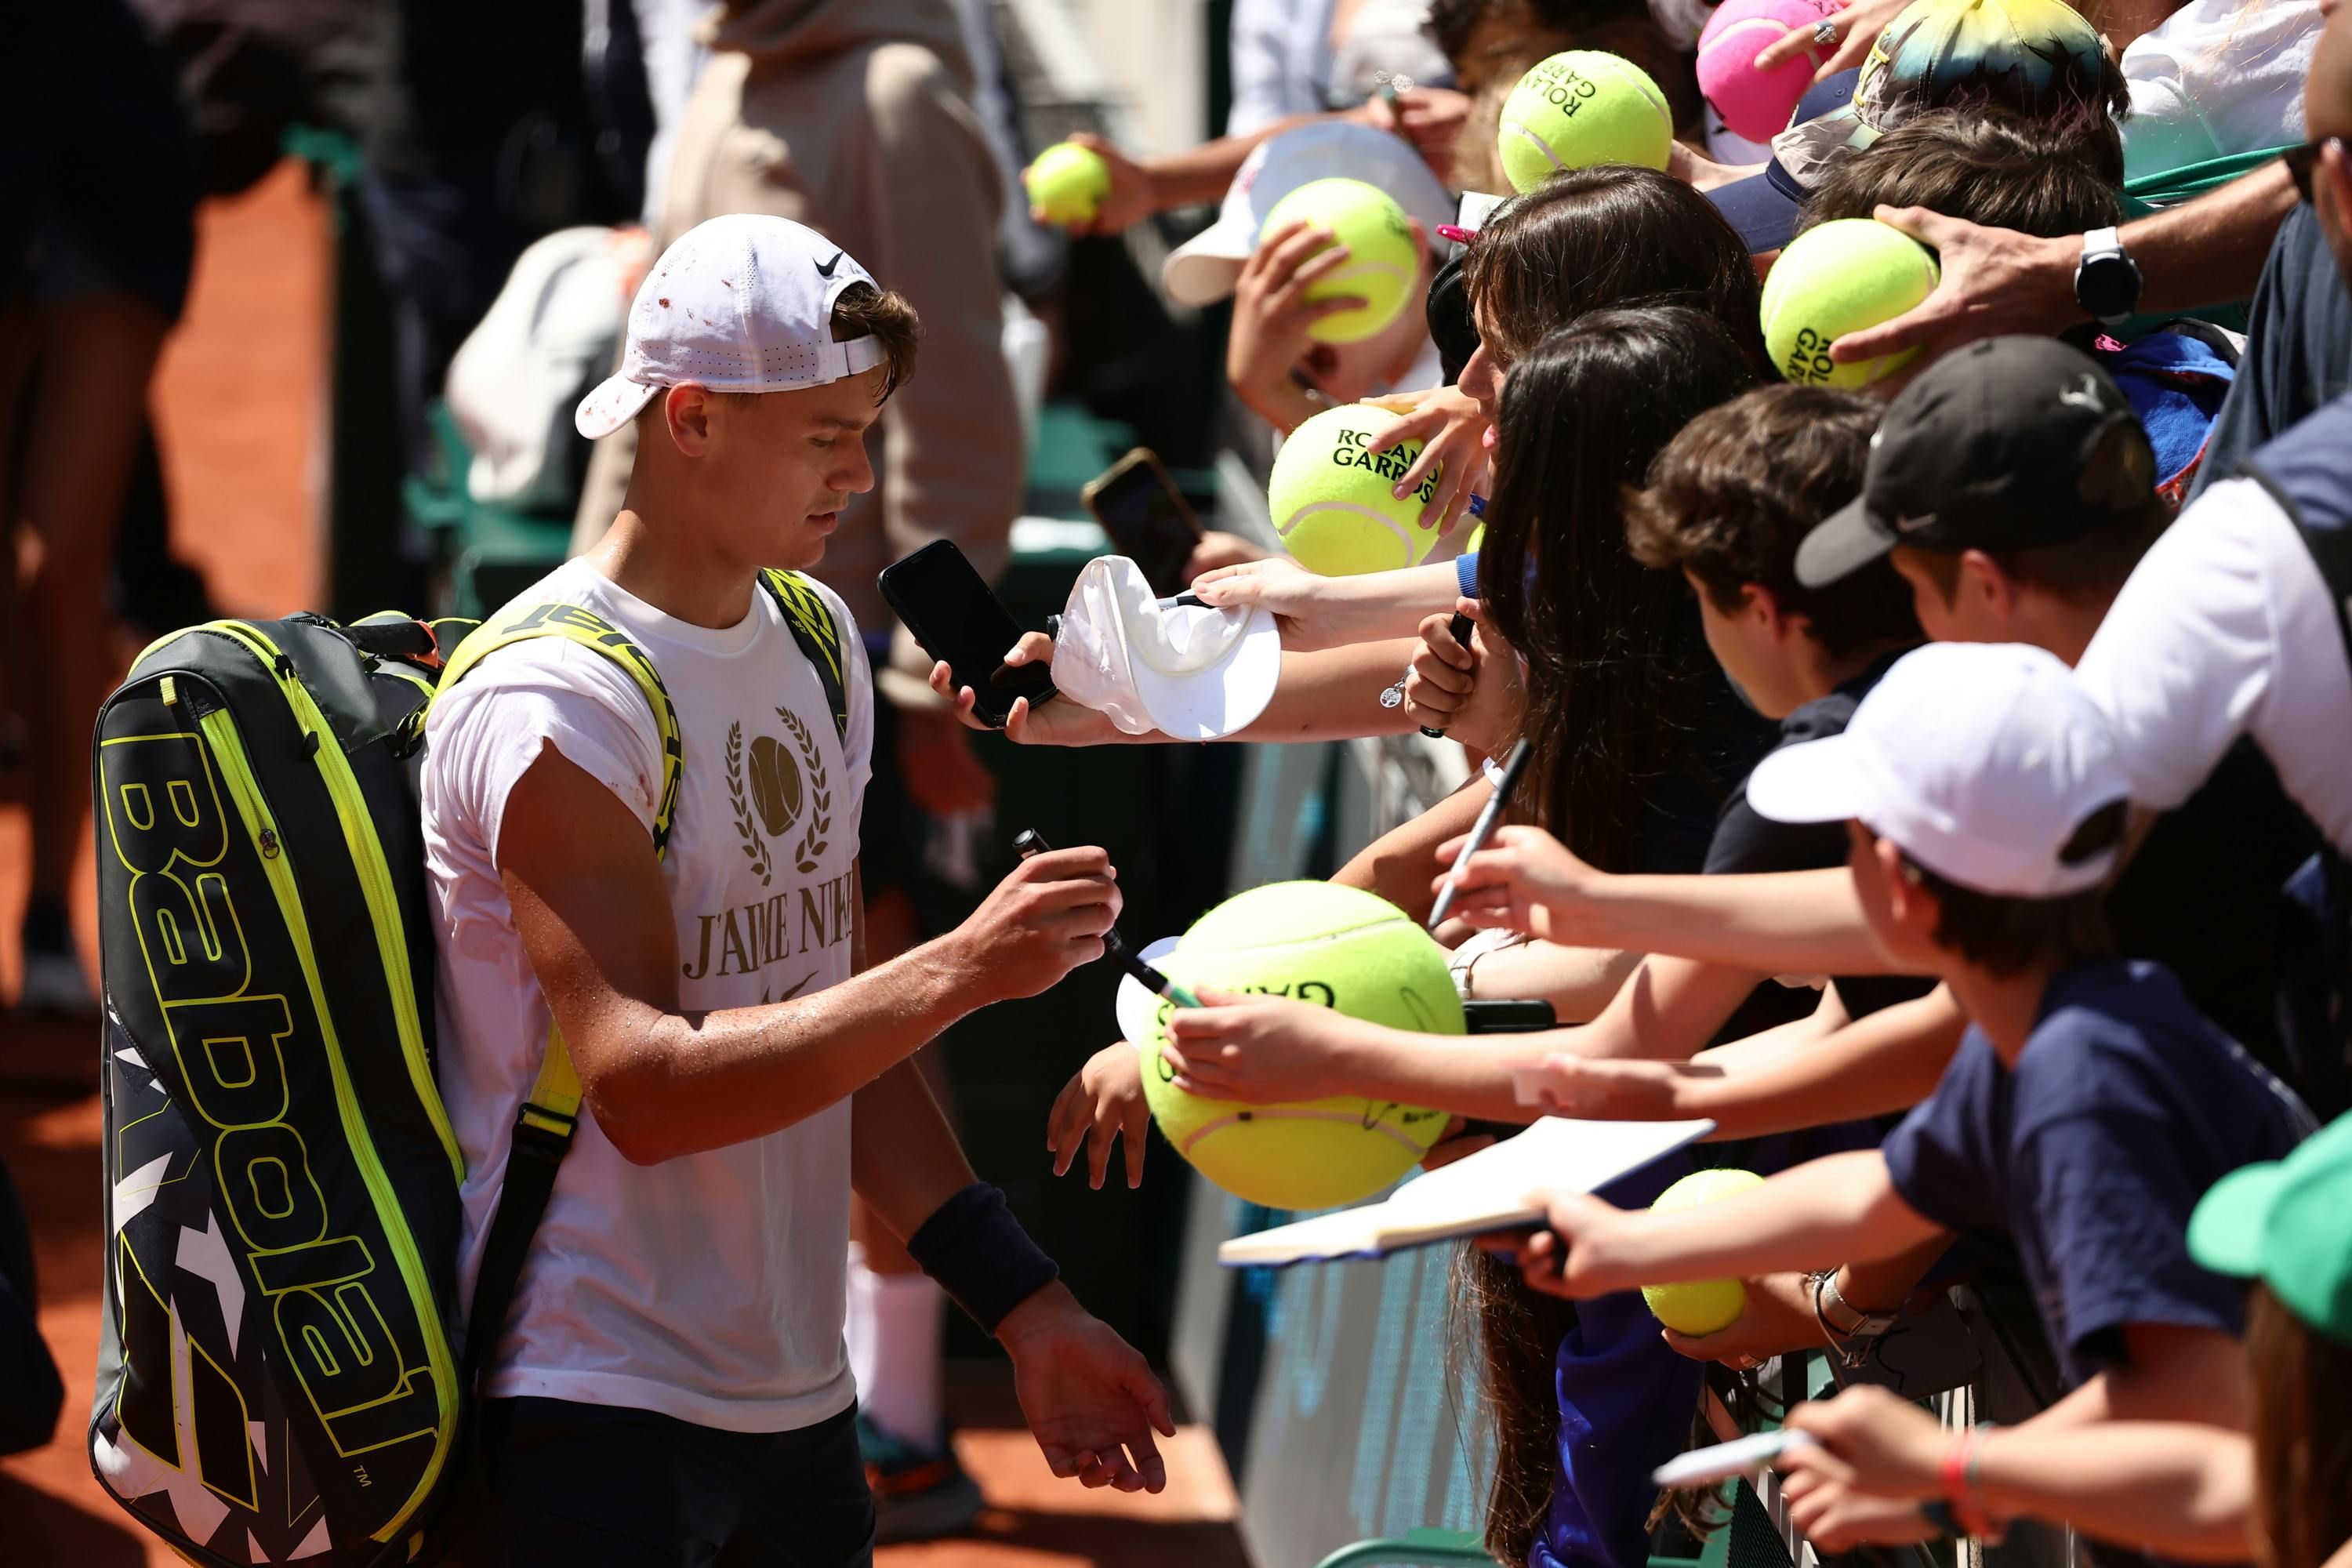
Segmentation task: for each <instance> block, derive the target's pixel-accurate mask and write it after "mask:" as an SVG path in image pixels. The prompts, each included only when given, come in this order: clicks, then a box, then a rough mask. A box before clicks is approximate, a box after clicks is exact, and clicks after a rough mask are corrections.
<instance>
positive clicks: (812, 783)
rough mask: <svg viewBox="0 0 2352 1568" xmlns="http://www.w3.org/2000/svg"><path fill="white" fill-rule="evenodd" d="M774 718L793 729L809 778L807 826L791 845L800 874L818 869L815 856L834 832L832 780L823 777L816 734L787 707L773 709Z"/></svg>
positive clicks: (822, 761) (806, 873)
mask: <svg viewBox="0 0 2352 1568" xmlns="http://www.w3.org/2000/svg"><path fill="white" fill-rule="evenodd" d="M776 717H777V718H779V719H782V721H784V728H785V729H787V730H790V731H792V732H793V744H794V745H796V746H798V747H799V748H800V752H801V766H802V767H803V769H805V770H806V774H807V778H808V791H809V797H808V826H806V827H805V828H803V830H802V832H801V841H800V843H799V844H798V845H797V846H795V847H793V865H795V866H797V867H799V868H800V869H801V872H802V874H803V875H804V876H805V875H808V874H810V873H813V872H814V871H815V870H816V868H817V857H818V856H820V855H823V854H824V850H825V846H826V844H827V843H828V842H830V839H831V835H832V833H833V788H832V781H831V780H829V779H828V778H826V777H825V773H824V757H823V756H821V755H819V754H818V752H817V749H816V737H815V736H814V735H812V734H810V733H809V727H808V726H807V725H806V724H804V723H803V722H802V721H801V717H800V715H799V714H797V713H793V712H792V711H790V710H786V709H782V708H779V709H777V710H776Z"/></svg>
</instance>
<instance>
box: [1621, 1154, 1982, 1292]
mask: <svg viewBox="0 0 2352 1568" xmlns="http://www.w3.org/2000/svg"><path fill="white" fill-rule="evenodd" d="M1936 1228H1937V1227H1936V1226H1933V1225H1930V1224H1929V1223H1928V1222H1927V1221H1926V1220H1925V1219H1922V1218H1921V1217H1920V1216H1919V1215H1917V1214H1916V1213H1914V1212H1913V1211H1912V1210H1911V1208H1910V1207H1909V1205H1906V1204H1905V1203H1904V1202H1903V1200H1902V1199H1901V1198H1900V1197H1898V1196H1896V1195H1895V1189H1894V1185H1893V1184H1892V1183H1890V1182H1889V1181H1888V1180H1887V1177H1886V1162H1885V1160H1884V1159H1883V1158H1882V1157H1881V1156H1880V1155H1879V1153H1878V1152H1877V1151H1876V1150H1874V1149H1872V1150H1865V1151H1863V1152H1858V1153H1852V1154H1832V1155H1830V1156H1828V1157H1827V1158H1824V1159H1820V1160H1812V1161H1809V1162H1807V1163H1804V1164H1801V1165H1798V1166H1794V1167H1792V1168H1791V1169H1790V1170H1786V1171H1783V1172H1781V1173H1780V1174H1779V1175H1777V1176H1774V1177H1772V1178H1771V1179H1770V1180H1769V1181H1768V1182H1767V1183H1766V1184H1764V1185H1763V1186H1762V1187H1761V1188H1759V1189H1757V1190H1756V1191H1753V1192H1748V1193H1742V1194H1738V1195H1737V1196H1734V1197H1727V1198H1723V1199H1720V1200H1718V1201H1717V1202H1715V1203H1711V1204H1700V1205H1696V1206H1695V1207H1692V1208H1685V1209H1675V1210H1671V1211H1668V1212H1665V1213H1662V1214H1658V1213H1654V1214H1647V1215H1641V1216H1639V1217H1638V1218H1637V1219H1635V1220H1633V1221H1632V1222H1630V1223H1628V1224H1627V1225H1626V1226H1625V1227H1624V1229H1623V1231H1622V1234H1619V1235H1617V1236H1614V1237H1612V1239H1611V1241H1610V1244H1609V1249H1608V1250H1609V1260H1610V1263H1611V1265H1612V1268H1614V1269H1615V1270H1617V1271H1618V1272H1621V1273H1622V1274H1623V1275H1624V1277H1626V1278H1628V1279H1637V1280H1639V1281H1641V1282H1642V1283H1643V1284H1647V1285H1665V1284H1674V1283H1676V1282H1679V1281H1682V1280H1686V1279H1723V1278H1726V1277H1732V1278H1738V1279H1748V1278H1750V1277H1752V1276H1754V1275H1758V1274H1785V1273H1788V1272H1790V1270H1792V1269H1801V1268H1802V1269H1813V1268H1834V1267H1836V1266H1837V1265H1839V1264H1842V1263H1844V1262H1847V1261H1848V1260H1850V1259H1853V1258H1885V1257H1888V1256H1890V1255H1892V1254H1895V1253H1897V1252H1900V1251H1902V1250H1903V1249H1904V1248H1906V1247H1911V1246H1914V1245H1916V1243H1918V1242H1919V1241H1921V1240H1923V1239H1924V1238H1926V1237H1928V1236H1931V1235H1933V1234H1935V1231H1936Z"/></svg>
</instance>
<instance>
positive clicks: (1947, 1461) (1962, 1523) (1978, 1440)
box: [1937, 1421, 2001, 1545]
mask: <svg viewBox="0 0 2352 1568" xmlns="http://www.w3.org/2000/svg"><path fill="white" fill-rule="evenodd" d="M1991 1431H1992V1423H1991V1422H1990V1421H1984V1422H1979V1424H1978V1425H1976V1426H1971V1427H1969V1429H1968V1430H1967V1431H1966V1432H1963V1433H1961V1434H1960V1436H1958V1438H1957V1439H1955V1440H1954V1441H1953V1443H1952V1446H1951V1447H1948V1448H1947V1449H1946V1450H1945V1451H1944V1458H1943V1462H1942V1463H1941V1464H1940V1465H1939V1466H1938V1467H1937V1479H1939V1480H1940V1481H1942V1483H1943V1488H1944V1500H1945V1502H1946V1503H1947V1504H1948V1505H1949V1507H1950V1510H1951V1515H1952V1518H1953V1519H1954V1521H1957V1522H1958V1525H1959V1527H1960V1529H1961V1530H1962V1531H1964V1532H1965V1533H1967V1534H1969V1535H1970V1536H1973V1537H1974V1538H1976V1539H1977V1540H1979V1541H1982V1542H1987V1543H1989V1544H1993V1545H1998V1544H1999V1543H2000V1539H2001V1532H2000V1528H1999V1527H1998V1526H1997V1525H1995V1524H1994V1522H1993V1519H1992V1514H1991V1512H1990V1510H1988V1509H1987V1508H1986V1507H1985V1505H1984V1496H1983V1494H1982V1493H1981V1492H1980V1491H1979V1489H1978V1480H1979V1470H1978V1467H1979V1462H1980V1459H1981V1456H1982V1454H1983V1450H1984V1443H1985V1438H1986V1437H1987V1436H1989V1435H1990V1433H1991Z"/></svg>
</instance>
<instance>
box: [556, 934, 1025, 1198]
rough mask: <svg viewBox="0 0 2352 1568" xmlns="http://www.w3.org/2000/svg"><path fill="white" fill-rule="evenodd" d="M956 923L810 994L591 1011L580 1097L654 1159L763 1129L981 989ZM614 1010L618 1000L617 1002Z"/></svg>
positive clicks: (915, 1041) (629, 1145) (877, 1063)
mask: <svg viewBox="0 0 2352 1568" xmlns="http://www.w3.org/2000/svg"><path fill="white" fill-rule="evenodd" d="M981 981H982V976H979V975H976V974H974V973H971V965H970V964H969V963H967V962H966V961H965V960H964V959H963V957H962V955H961V948H960V947H959V945H958V943H957V941H956V937H955V935H954V933H952V932H950V934H949V935H948V936H946V937H942V938H940V939H939V940H938V941H936V942H927V943H925V944H924V945H923V946H921V947H919V948H916V949H914V950H913V951H912V952H906V953H902V954H900V955H899V956H898V957H897V958H894V959H892V960H890V961H889V962H887V963H883V964H880V965H877V967H875V968H873V969H870V970H867V971H866V973H862V974H856V975H853V976H851V977H850V978H849V979H847V980H845V981H844V982H842V983H841V984H838V985H832V986H827V987H826V988H825V989H824V990H822V991H819V992H817V993H815V994H814V995H810V996H804V997H800V998H797V999H795V1000H793V1001H790V1002H783V1003H768V1004H763V1005H759V1006H753V1007H730V1008H725V1009H721V1010H719V1011H715V1012H708V1013H671V1012H663V1011H660V1010H658V1009H655V1008H651V1007H646V1006H642V1005H628V1008H627V1011H628V1013H630V1014H633V1015H634V1016H615V1017H614V1018H613V1019H611V1020H610V1021H600V1023H599V1026H600V1027H602V1028H604V1030H605V1031H606V1032H607V1038H606V1040H604V1041H603V1042H599V1044H598V1055H599V1056H600V1057H609V1058H610V1061H611V1065H610V1066H609V1067H607V1068H605V1069H604V1071H602V1072H600V1073H599V1074H597V1075H596V1078H595V1079H594V1080H593V1083H592V1086H591V1090H590V1105H591V1108H592V1109H593V1110H594V1112H595V1115H596V1121H597V1124H598V1125H599V1126H600V1127H602V1128H603V1129H604V1135H605V1136H606V1137H607V1138H609V1139H610V1140H611V1141H612V1142H613V1144H614V1147H616V1148H618V1149H619V1150H620V1151H621V1152H622V1154H623V1155H624V1156H625V1158H627V1159H629V1160H632V1161H634V1162H635V1163H638V1164H653V1163H657V1162H659V1161H663V1160H669V1159H675V1158H677V1156H679V1155H681V1154H692V1153H699V1152H703V1151H705V1150H709V1149H719V1148H724V1147H726V1146H727V1145H729V1144H731V1143H740V1142H747V1141H749V1140H751V1139H753V1138H760V1137H764V1136H766V1135H767V1134H768V1133H771V1132H774V1131H780V1130H782V1129H783V1128H786V1127H790V1126H792V1125H793V1123H795V1122H798V1121H803V1120H804V1119H806V1118H807V1117H810V1116H813V1115H814V1114H815V1113H816V1112H818V1111H820V1110H824V1108H825V1107H827V1106H829V1105H832V1104H834V1103H835V1102H836V1101H838V1100H843V1099H845V1098H847V1097H848V1096H849V1095H851V1094H853V1093H855V1092H856V1091H857V1090H858V1089H863V1088H865V1087H866V1085H867V1084H869V1083H871V1082H872V1081H874V1079H877V1077H879V1076H880V1075H881V1074H882V1073H884V1072H886V1071H887V1070H888V1069H889V1068H893V1067H895V1066H897V1065H898V1063H900V1062H902V1061H904V1060H905V1059H906V1058H908V1057H909V1056H911V1055H912V1054H914V1052H915V1051H916V1050H917V1049H919V1047H922V1046H923V1045H924V1044H925V1043H926V1042H928V1041H929V1040H930V1039H932V1038H933V1037H936V1036H938V1035H939V1034H940V1031H942V1030H943V1029H945V1028H946V1027H947V1026H949V1025H950V1024H952V1023H954V1022H955V1021H956V1020H957V1019H959V1018H961V1017H962V1016H964V1015H966V1014H967V1013H970V1012H971V1011H973V1010H974V1009H975V1008H977V1007H978V1006H980V1005H982V1003H983V1002H985V1001H986V1000H987V997H986V995H985V994H984V992H983V991H982V984H981ZM615 1011H616V1014H617V1013H619V1012H620V1011H621V1009H620V1007H618V1006H616V1009H615Z"/></svg>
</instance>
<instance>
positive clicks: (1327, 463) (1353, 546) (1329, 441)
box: [1265, 403, 1445, 577]
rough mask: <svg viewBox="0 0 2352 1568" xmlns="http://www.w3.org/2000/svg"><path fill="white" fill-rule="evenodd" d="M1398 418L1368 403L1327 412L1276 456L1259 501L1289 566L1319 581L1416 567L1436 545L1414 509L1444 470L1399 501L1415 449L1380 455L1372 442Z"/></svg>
mask: <svg viewBox="0 0 2352 1568" xmlns="http://www.w3.org/2000/svg"><path fill="white" fill-rule="evenodd" d="M1400 417H1401V416H1399V415H1395V414H1391V413H1390V412H1389V411H1388V410H1387V409H1385V408H1376V407H1374V406H1372V405H1370V404H1368V403H1348V404H1342V405H1340V406H1339V407H1337V408H1327V409H1325V410H1324V411H1323V412H1322V413H1320V414H1318V415H1316V416H1314V417H1313V418H1311V419H1308V420H1307V421H1305V422H1304V423H1302V424H1301V425H1300V426H1298V428H1297V429H1296V430H1293V431H1292V432H1291V433H1290V436H1289V438H1288V439H1287V440H1286V441H1284V442H1283V444H1282V450H1281V451H1280V452H1278V453H1276V455H1275V459H1274V471H1273V473H1272V474H1271V475H1270V476H1269V477H1268V478H1267V480H1266V487H1265V501H1266V507H1267V510H1269V511H1270V512H1271V513H1272V514H1273V517H1274V531H1275V533H1276V535H1277V536H1278V537H1279V538H1280V539H1281V541H1282V547H1283V548H1284V549H1285V550H1287V551H1288V552H1290V554H1291V557H1292V559H1294V560H1296V561H1297V563H1299V564H1300V565H1301V566H1304V567H1306V568H1307V570H1308V571H1309V572H1319V573H1321V574H1323V575H1325V576H1326V577H1349V576H1353V575H1355V574H1357V573H1359V572H1385V571H1389V570H1391V569H1393V568H1395V567H1400V566H1417V565H1419V564H1420V563H1421V558H1422V557H1423V556H1424V555H1426V554H1428V553H1429V552H1430V549H1431V547H1432V546H1433V545H1434V544H1436V542H1437V531H1436V530H1435V529H1433V528H1423V527H1422V526H1421V509H1422V508H1423V507H1424V506H1426V505H1428V504H1429V501H1430V499H1431V498H1432V497H1433V496H1434V495H1435V494H1436V493H1437V481H1438V479H1440V478H1441V477H1443V475H1444V471H1445V470H1444V464H1442V463H1441V464H1439V465H1438V466H1437V467H1436V468H1433V469H1431V470H1430V473H1429V477H1428V478H1427V479H1423V480H1422V482H1421V483H1420V484H1418V485H1416V486H1414V487H1413V489H1412V493H1411V494H1409V495H1408V496H1406V497H1405V499H1404V500H1397V498H1396V497H1395V496H1393V495H1391V493H1390V492H1391V490H1393V489H1395V488H1396V484H1397V481H1398V480H1400V479H1403V478H1404V476H1405V470H1406V469H1408V468H1412V464H1413V460H1414V459H1415V458H1419V457H1420V456H1421V448H1422V443H1421V442H1419V441H1400V442H1398V443H1397V444H1396V445H1395V446H1393V447H1390V448H1389V449H1388V450H1387V451H1385V452H1374V451H1372V450H1371V449H1370V447H1371V442H1372V439H1373V437H1377V436H1378V435H1380V434H1381V432H1382V431H1384V430H1386V429H1387V428H1388V427H1389V426H1391V425H1394V424H1395V423H1396V422H1397V420H1398V419H1399V418H1400Z"/></svg>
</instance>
